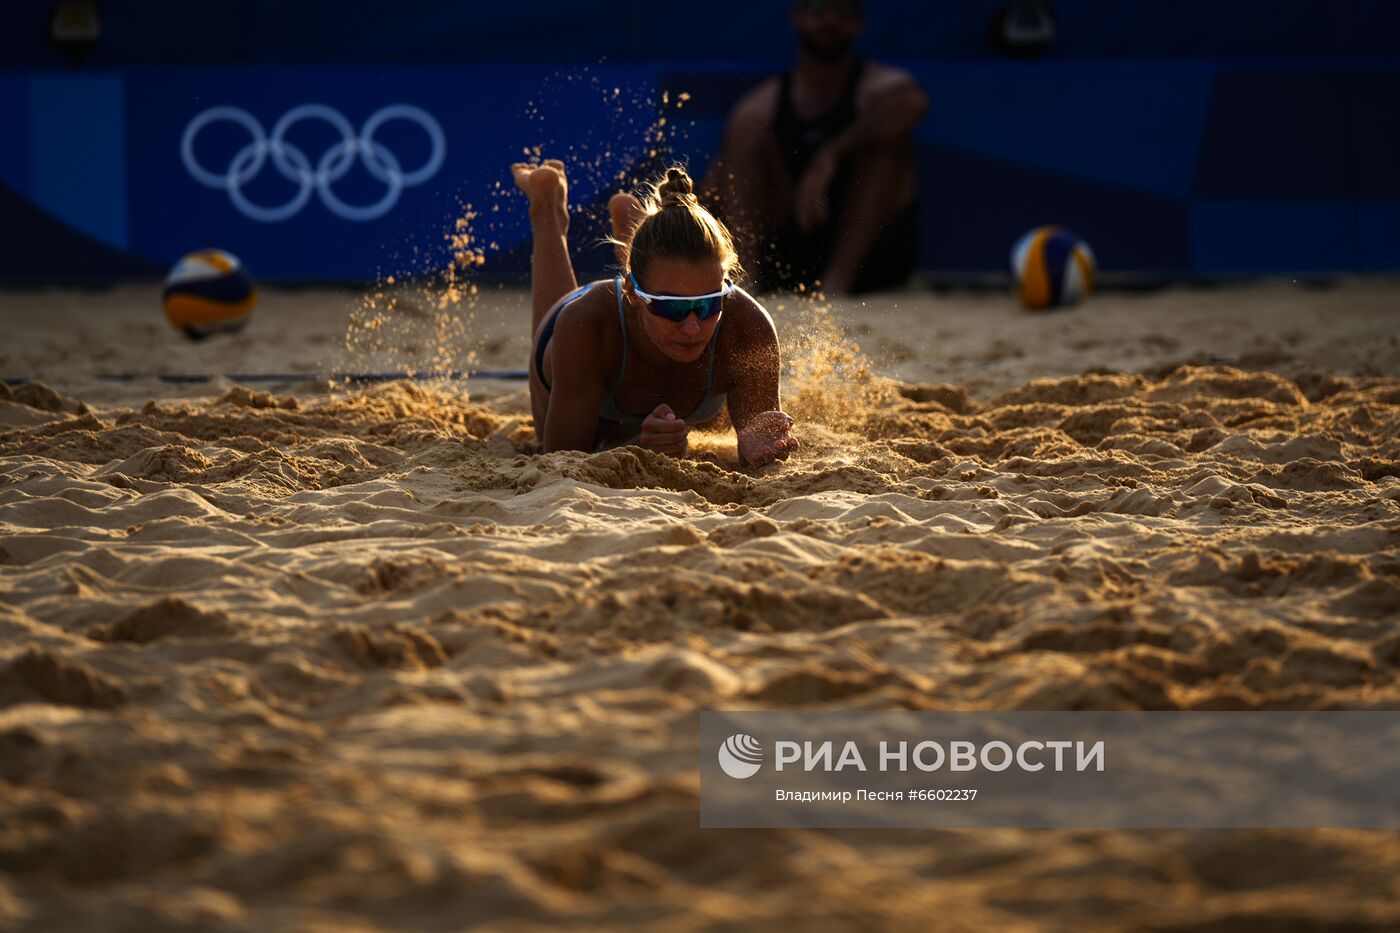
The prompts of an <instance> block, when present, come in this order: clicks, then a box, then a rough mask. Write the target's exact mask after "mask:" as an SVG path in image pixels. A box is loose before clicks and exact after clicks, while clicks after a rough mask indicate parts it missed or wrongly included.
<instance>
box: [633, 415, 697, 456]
mask: <svg viewBox="0 0 1400 933" xmlns="http://www.w3.org/2000/svg"><path fill="white" fill-rule="evenodd" d="M632 443H634V444H636V445H637V446H639V447H645V448H647V449H648V450H655V451H657V452H658V453H663V454H670V455H671V456H673V457H684V456H685V451H686V426H685V422H684V421H682V420H681V419H680V418H677V417H676V413H675V412H673V411H671V406H669V405H665V404H662V405H657V406H656V410H655V411H653V412H652V413H651V414H649V415H647V417H646V420H645V421H643V422H642V433H641V434H638V435H637V437H636V438H635V439H634V440H633V441H632Z"/></svg>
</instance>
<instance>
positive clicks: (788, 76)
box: [773, 58, 865, 183]
mask: <svg viewBox="0 0 1400 933" xmlns="http://www.w3.org/2000/svg"><path fill="white" fill-rule="evenodd" d="M864 74H865V59H862V58H857V59H856V60H855V62H854V63H853V64H852V65H851V75H850V77H849V78H848V79H847V81H846V89H845V90H844V91H843V92H842V93H841V97H840V99H839V100H837V102H836V104H835V105H834V106H833V107H832V108H831V109H830V110H828V111H827V112H826V113H824V114H822V115H821V116H819V117H817V118H816V119H815V120H804V119H802V118H801V117H799V116H798V115H797V111H796V110H795V109H794V108H793V106H792V71H791V69H789V70H788V71H784V72H783V80H782V85H781V86H780V87H779V88H778V110H777V113H775V114H774V115H773V135H775V136H776V137H777V138H778V150H779V151H780V152H781V153H782V156H783V162H784V163H785V164H786V165H787V170H788V177H789V178H791V179H792V180H793V182H794V183H796V182H797V180H798V179H799V178H801V177H802V173H803V172H805V171H806V170H807V166H808V164H810V163H811V161H812V157H813V156H814V155H816V154H817V150H818V149H820V148H821V147H822V146H824V145H825V144H826V143H827V142H829V141H830V140H832V139H834V138H835V137H837V136H839V135H840V134H841V133H843V132H844V131H845V130H846V127H848V126H850V125H851V124H852V123H854V122H855V120H856V91H857V90H858V89H859V87H860V79H861V76H862V75H864Z"/></svg>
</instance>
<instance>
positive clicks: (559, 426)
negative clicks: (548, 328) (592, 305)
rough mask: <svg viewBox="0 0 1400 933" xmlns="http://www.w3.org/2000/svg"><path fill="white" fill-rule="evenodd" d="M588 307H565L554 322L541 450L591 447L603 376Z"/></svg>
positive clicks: (596, 333) (597, 339) (599, 339)
mask: <svg viewBox="0 0 1400 933" xmlns="http://www.w3.org/2000/svg"><path fill="white" fill-rule="evenodd" d="M587 311H588V309H587V308H586V307H584V306H583V305H582V303H579V304H577V305H571V306H569V307H566V308H564V309H563V310H562V311H560V312H559V317H558V319H557V320H556V321H555V323H554V335H553V336H552V337H551V338H550V342H551V343H552V344H553V348H552V351H551V352H552V353H553V364H554V365H553V367H552V369H553V376H554V378H553V379H552V380H551V381H552V383H553V388H552V389H551V391H550V393H549V411H548V413H547V414H546V415H545V424H544V451H545V453H551V452H553V451H556V450H592V449H593V438H594V436H595V435H596V434H597V431H598V413H599V412H600V411H602V408H603V391H604V386H603V378H602V375H601V374H600V373H599V371H598V360H599V357H600V355H601V351H602V343H603V335H602V333H601V331H600V329H599V328H598V327H597V326H596V324H595V323H594V318H593V317H592V316H590V315H589V314H588V313H587Z"/></svg>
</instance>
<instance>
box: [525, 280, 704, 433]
mask: <svg viewBox="0 0 1400 933" xmlns="http://www.w3.org/2000/svg"><path fill="white" fill-rule="evenodd" d="M606 282H607V280H606V279H599V280H598V281H596V282H590V283H589V284H587V285H584V286H582V287H580V288H576V289H574V290H573V291H572V292H570V293H569V294H567V295H565V296H564V297H563V298H561V299H560V300H559V303H558V304H557V305H555V307H554V310H553V311H552V312H550V315H549V319H548V320H547V321H545V323H544V328H543V329H542V330H541V331H540V339H539V342H538V343H536V344H535V371H536V372H537V373H539V376H540V382H543V383H544V387H545V389H547V390H548V389H549V388H550V386H549V383H548V382H545V378H544V351H545V347H546V346H548V345H549V338H550V337H552V336H553V335H554V322H555V321H556V320H557V319H558V318H559V313H560V312H561V311H563V310H564V308H565V307H566V306H567V305H568V304H569V303H570V302H572V301H574V300H575V299H576V298H578V297H579V296H581V295H583V294H584V293H586V292H588V291H589V290H591V289H593V288H596V287H597V286H599V285H603V284H605V283H606ZM613 285H614V287H615V288H616V289H617V319H618V324H619V326H620V327H621V328H622V371H621V372H620V373H618V374H617V381H616V382H614V383H613V390H612V391H611V392H605V393H604V394H603V408H602V411H600V412H599V413H598V417H600V418H605V419H607V420H609V421H615V422H618V423H619V424H621V425H623V426H624V427H625V428H626V433H627V436H628V437H632V436H634V435H636V434H637V433H639V432H640V431H641V430H642V422H643V421H645V420H646V418H647V415H634V414H632V413H631V412H630V411H623V410H622V409H621V408H618V407H617V390H618V389H619V388H621V387H622V380H623V379H624V378H626V376H627V317H626V314H625V311H624V309H623V304H622V276H620V275H619V276H617V277H616V278H615V279H614V280H613ZM721 320H723V317H721ZM718 344H719V325H718V324H716V325H715V332H714V335H713V336H712V337H711V339H710V368H709V371H708V372H707V373H706V374H705V397H704V398H702V399H701V400H700V404H698V405H696V406H695V408H694V409H693V410H692V411H691V412H690V414H688V415H683V416H682V420H683V421H685V422H686V423H688V424H703V423H705V422H706V421H709V420H710V419H711V418H714V417H715V416H716V415H718V414H719V413H720V412H721V411H723V410H724V406H725V404H726V402H727V401H728V398H729V396H728V394H727V393H725V392H715V391H713V388H714V381H715V353H716V347H717V346H718ZM551 391H552V390H551ZM647 414H650V412H648V413H647Z"/></svg>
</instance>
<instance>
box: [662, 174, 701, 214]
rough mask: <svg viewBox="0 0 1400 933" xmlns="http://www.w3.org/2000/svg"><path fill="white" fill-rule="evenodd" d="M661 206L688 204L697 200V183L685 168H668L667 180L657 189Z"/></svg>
mask: <svg viewBox="0 0 1400 933" xmlns="http://www.w3.org/2000/svg"><path fill="white" fill-rule="evenodd" d="M656 193H657V195H658V196H659V198H660V200H661V206H662V207H665V206H666V205H667V204H686V203H688V202H690V201H693V200H695V184H694V182H692V181H691V180H690V176H689V175H687V174H686V171H685V169H683V168H668V169H667V170H666V180H665V181H663V182H662V183H661V185H660V186H659V187H658V188H657V189H656Z"/></svg>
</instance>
